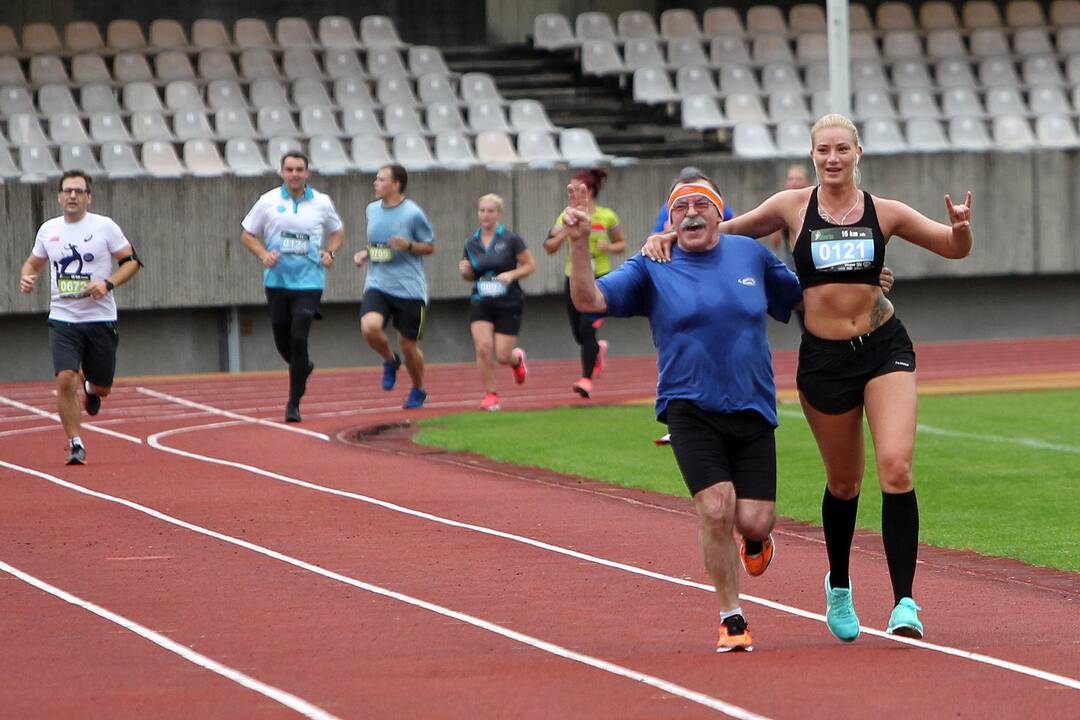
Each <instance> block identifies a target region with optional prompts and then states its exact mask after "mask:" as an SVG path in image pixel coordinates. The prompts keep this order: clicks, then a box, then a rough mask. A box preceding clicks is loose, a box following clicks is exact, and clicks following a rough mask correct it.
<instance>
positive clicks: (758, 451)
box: [667, 400, 776, 502]
mask: <svg viewBox="0 0 1080 720" xmlns="http://www.w3.org/2000/svg"><path fill="white" fill-rule="evenodd" d="M667 426H668V431H669V432H670V433H671V448H672V450H674V452H675V460H676V462H678V463H679V470H680V471H681V472H682V476H683V481H684V482H685V483H686V487H687V489H688V490H689V491H690V495H691V496H693V495H696V494H698V493H699V492H701V491H702V490H704V489H705V488H708V487H711V486H713V485H715V484H716V483H720V482H730V483H731V484H732V485H734V486H735V497H737V498H742V499H746V500H768V501H771V502H775V501H776V428H774V427H773V426H772V425H770V424H769V421H768V420H766V419H765V418H763V417H762V416H761V414H760V413H758V412H756V411H754V410H741V411H739V412H733V413H718V412H709V411H707V410H702V409H701V408H700V407H698V406H697V405H695V404H694V403H692V402H690V401H689V400H672V401H671V402H670V403H668V406H667Z"/></svg>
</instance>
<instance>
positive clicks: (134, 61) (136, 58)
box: [113, 52, 154, 83]
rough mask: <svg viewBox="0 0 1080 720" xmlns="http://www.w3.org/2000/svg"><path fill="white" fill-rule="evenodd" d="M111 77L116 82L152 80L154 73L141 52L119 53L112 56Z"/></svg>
mask: <svg viewBox="0 0 1080 720" xmlns="http://www.w3.org/2000/svg"><path fill="white" fill-rule="evenodd" d="M113 77H114V78H115V79H116V82H118V83H132V82H153V81H154V73H153V71H152V70H150V63H148V62H147V61H146V56H145V55H143V54H142V53H132V52H126V53H119V54H117V56H116V57H114V58H113Z"/></svg>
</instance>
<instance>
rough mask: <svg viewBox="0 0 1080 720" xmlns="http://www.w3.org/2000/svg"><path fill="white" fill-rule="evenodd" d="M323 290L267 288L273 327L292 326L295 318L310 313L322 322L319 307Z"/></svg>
mask: <svg viewBox="0 0 1080 720" xmlns="http://www.w3.org/2000/svg"><path fill="white" fill-rule="evenodd" d="M322 293H323V291H322V290H286V289H285V288H266V304H267V306H268V307H269V308H270V324H271V325H292V321H293V316H294V315H300V314H302V313H308V314H310V315H311V317H313V318H314V319H316V320H322V314H321V313H320V312H319V306H320V304H321V302H322Z"/></svg>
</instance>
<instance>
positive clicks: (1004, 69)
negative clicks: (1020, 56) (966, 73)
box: [979, 57, 1020, 88]
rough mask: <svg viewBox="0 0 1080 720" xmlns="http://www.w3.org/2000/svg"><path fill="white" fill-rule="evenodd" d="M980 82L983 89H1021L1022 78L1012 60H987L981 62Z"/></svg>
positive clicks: (998, 58)
mask: <svg viewBox="0 0 1080 720" xmlns="http://www.w3.org/2000/svg"><path fill="white" fill-rule="evenodd" d="M979 82H980V83H981V84H982V85H983V87H987V88H994V87H1011V88H1015V87H1019V86H1020V78H1019V77H1017V75H1016V66H1015V65H1013V61H1012V59H1011V58H1000V57H994V58H986V59H984V60H981V61H980V62H979Z"/></svg>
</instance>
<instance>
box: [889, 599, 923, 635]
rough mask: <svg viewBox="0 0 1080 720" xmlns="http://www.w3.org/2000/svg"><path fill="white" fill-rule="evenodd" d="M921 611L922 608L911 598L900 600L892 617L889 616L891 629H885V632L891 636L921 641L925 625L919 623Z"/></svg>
mask: <svg viewBox="0 0 1080 720" xmlns="http://www.w3.org/2000/svg"><path fill="white" fill-rule="evenodd" d="M920 610H922V608H921V607H919V606H918V605H916V604H915V601H914V600H912V599H911V598H909V597H906V598H900V602H899V603H897V604H896V607H894V608H893V611H892V615H890V616H889V627H887V628H885V632H887V633H889V634H890V635H899V636H901V637H908V638H915V639H916V640H921V639H922V636H923V624H922V622H920V621H919V611H920Z"/></svg>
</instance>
